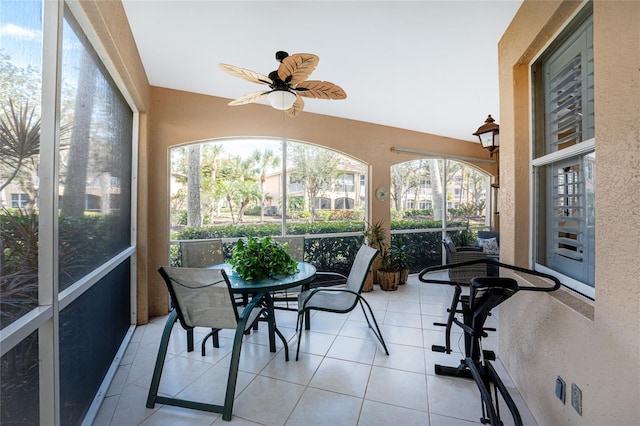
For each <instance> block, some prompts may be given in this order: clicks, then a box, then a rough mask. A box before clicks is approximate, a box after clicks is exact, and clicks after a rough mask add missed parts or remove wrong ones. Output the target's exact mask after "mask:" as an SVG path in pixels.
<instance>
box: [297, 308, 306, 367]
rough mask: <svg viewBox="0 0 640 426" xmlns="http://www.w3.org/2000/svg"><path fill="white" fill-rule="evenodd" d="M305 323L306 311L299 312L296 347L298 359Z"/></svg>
mask: <svg viewBox="0 0 640 426" xmlns="http://www.w3.org/2000/svg"><path fill="white" fill-rule="evenodd" d="M303 325H304V312H298V320H297V321H296V331H297V332H298V348H297V349H296V361H297V360H298V355H299V354H300V340H302V327H303Z"/></svg>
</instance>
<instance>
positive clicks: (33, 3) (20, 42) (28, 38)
mask: <svg viewBox="0 0 640 426" xmlns="http://www.w3.org/2000/svg"><path fill="white" fill-rule="evenodd" d="M0 49H2V51H3V52H4V53H6V54H8V55H9V56H11V62H12V63H14V64H15V65H16V66H18V67H20V68H26V67H27V66H31V67H32V68H35V69H37V70H40V69H41V66H42V2H41V1H39V0H20V1H5V0H2V1H1V2H0Z"/></svg>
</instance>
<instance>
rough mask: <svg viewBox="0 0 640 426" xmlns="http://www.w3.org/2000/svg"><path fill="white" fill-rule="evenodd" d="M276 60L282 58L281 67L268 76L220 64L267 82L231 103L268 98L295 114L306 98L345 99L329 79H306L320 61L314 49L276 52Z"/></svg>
mask: <svg viewBox="0 0 640 426" xmlns="http://www.w3.org/2000/svg"><path fill="white" fill-rule="evenodd" d="M276 60H277V61H278V62H280V65H279V66H278V69H277V70H275V71H272V72H271V73H269V76H266V75H264V74H260V73H257V72H255V71H251V70H248V69H245V68H240V67H236V66H234V65H227V64H220V65H219V67H220V69H221V70H223V71H225V72H227V73H229V74H231V75H232V76H235V77H240V78H243V79H245V80H248V81H251V82H253V83H258V84H266V85H268V86H269V90H262V91H258V92H252V93H248V94H246V95H244V96H241V97H239V98H238V99H235V100H233V101H231V102H229V105H246V104H249V103H252V102H259V101H261V100H262V99H265V98H267V99H268V100H269V102H270V103H271V106H272V107H274V108H275V109H279V110H284V111H286V112H287V114H288V115H290V116H291V117H295V116H296V115H298V114H299V113H300V112H302V109H303V108H304V101H303V100H302V97H305V98H317V99H346V98H347V94H346V93H345V91H344V90H342V88H341V87H340V86H338V85H336V84H334V83H332V82H330V81H320V80H307V78H308V77H309V76H310V75H311V73H312V72H313V70H314V69H315V68H316V66H317V65H318V62H319V61H320V58H318V56H316V55H313V54H311V53H294V54H293V55H289V54H288V53H287V52H283V51H278V52H276Z"/></svg>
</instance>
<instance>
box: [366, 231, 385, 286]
mask: <svg viewBox="0 0 640 426" xmlns="http://www.w3.org/2000/svg"><path fill="white" fill-rule="evenodd" d="M382 224H383V221H382V220H379V221H378V222H376V223H373V224H371V223H367V227H366V229H365V230H364V232H363V233H362V234H363V236H364V238H365V240H366V242H367V245H368V246H369V247H373V248H375V249H378V250H379V251H380V253H379V254H378V256H376V258H375V259H374V261H373V263H372V264H371V270H370V272H369V275H367V279H366V281H365V283H364V286H363V287H362V291H363V292H369V291H372V290H373V284H374V281H376V282H377V274H376V271H377V270H378V269H379V268H380V266H381V262H382V256H381V255H382V252H383V250H384V248H385V247H386V234H385V230H384V227H383V226H382Z"/></svg>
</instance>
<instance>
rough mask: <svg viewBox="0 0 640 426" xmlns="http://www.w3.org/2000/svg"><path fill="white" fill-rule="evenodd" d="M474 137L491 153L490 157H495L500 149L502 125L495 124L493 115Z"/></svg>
mask: <svg viewBox="0 0 640 426" xmlns="http://www.w3.org/2000/svg"><path fill="white" fill-rule="evenodd" d="M473 135H474V136H477V137H478V139H480V143H481V144H482V147H483V148H484V149H486V150H487V151H489V156H490V157H493V152H494V151H495V150H497V149H498V148H499V147H500V125H498V124H496V123H495V120H494V119H493V118H492V117H491V114H489V116H488V117H487V119H486V120H485V121H484V124H483V125H482V126H480V127H479V128H478V130H476V132H475V133H474V134H473Z"/></svg>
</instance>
